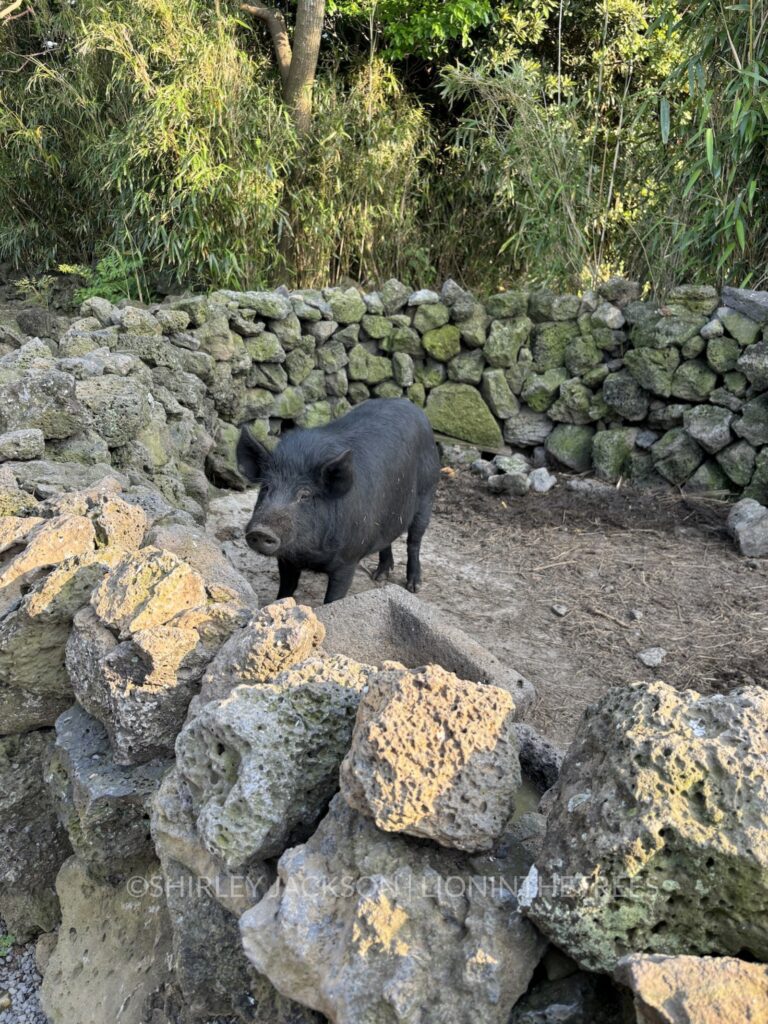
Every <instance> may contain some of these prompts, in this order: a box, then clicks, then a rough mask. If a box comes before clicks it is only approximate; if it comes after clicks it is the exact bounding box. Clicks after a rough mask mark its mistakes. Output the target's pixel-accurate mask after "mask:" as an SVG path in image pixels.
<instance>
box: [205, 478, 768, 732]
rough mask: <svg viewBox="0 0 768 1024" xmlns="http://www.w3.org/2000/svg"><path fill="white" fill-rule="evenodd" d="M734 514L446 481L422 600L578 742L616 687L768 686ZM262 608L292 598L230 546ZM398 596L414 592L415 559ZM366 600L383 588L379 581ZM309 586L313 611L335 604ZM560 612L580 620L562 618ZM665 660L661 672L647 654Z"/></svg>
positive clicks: (241, 503) (246, 504) (645, 498)
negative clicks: (507, 492) (652, 650)
mask: <svg viewBox="0 0 768 1024" xmlns="http://www.w3.org/2000/svg"><path fill="white" fill-rule="evenodd" d="M252 501H253V498H252V495H231V496H229V497H227V498H224V499H223V500H219V501H218V502H215V503H214V507H215V509H216V511H215V512H214V514H213V515H212V516H211V521H210V524H211V528H212V529H213V530H216V531H218V532H219V533H220V535H223V536H226V535H227V533H228V531H230V530H231V531H233V532H234V531H235V530H236V529H237V528H240V527H242V525H244V523H245V520H246V519H247V516H248V514H249V512H250V508H251V507H252ZM724 521H725V509H724V508H723V507H722V506H720V505H715V504H713V503H712V502H707V501H705V500H703V499H689V500H683V499H681V498H680V497H678V496H675V495H662V496H658V495H657V496H650V495H644V494H637V493H629V492H624V491H601V492H600V493H597V494H581V493H574V492H572V491H569V490H567V489H566V487H565V481H564V479H561V483H560V485H559V486H558V488H557V489H556V490H555V491H552V492H550V493H549V494H547V495H533V494H531V495H528V496H527V497H526V498H523V499H520V498H511V499H510V498H506V499H502V498H499V497H496V496H494V495H490V494H488V493H487V492H485V491H484V490H483V489H482V487H481V486H480V484H479V483H478V482H477V481H476V480H474V479H473V478H471V477H469V476H468V475H467V474H466V473H463V472H462V473H459V474H457V475H456V476H455V477H449V478H446V479H444V480H443V482H442V484H441V487H440V490H439V492H438V498H437V502H436V506H435V515H434V519H433V522H432V524H431V526H430V529H429V530H428V532H427V536H426V538H425V542H424V549H423V558H422V562H423V569H424V587H423V589H422V591H421V593H420V596H421V597H422V598H423V599H424V600H425V601H429V602H431V603H432V604H435V605H437V606H438V607H440V608H442V609H443V610H444V611H446V612H449V613H451V614H452V615H453V616H454V617H455V618H456V622H457V624H458V625H459V626H460V627H461V628H462V629H463V630H464V631H465V632H466V633H468V634H470V635H471V636H472V637H474V639H476V640H477V641H478V642H480V643H481V644H483V645H484V646H486V647H487V648H488V649H489V650H490V651H492V652H493V653H494V654H495V655H496V656H497V657H499V658H501V659H502V660H505V661H507V662H508V663H509V664H510V665H512V666H513V667H514V668H515V669H517V670H518V671H519V672H522V673H523V675H525V676H527V677H528V678H529V679H530V680H531V682H532V683H533V684H534V685H535V687H536V690H537V693H538V703H537V706H536V707H535V709H534V712H533V715H532V716H531V717H532V720H533V721H534V724H536V725H537V726H538V727H539V728H540V729H542V731H544V732H546V733H547V734H548V735H550V736H551V737H552V738H553V739H556V740H558V741H560V742H567V741H568V740H569V739H570V738H571V737H572V735H573V733H574V730H575V728H576V726H577V723H578V720H579V718H580V716H581V713H582V711H583V709H584V707H585V706H586V705H587V704H589V703H590V702H591V701H593V700H594V699H595V698H596V697H597V696H599V695H600V694H601V693H603V692H605V691H606V690H607V689H608V688H609V687H611V686H622V685H626V684H627V683H630V682H632V681H634V680H637V679H654V678H661V679H664V680H665V681H667V682H669V683H671V684H672V685H674V686H677V687H681V688H683V687H693V688H695V689H698V690H702V691H704V692H716V691H725V690H729V689H732V688H733V687H734V686H737V685H739V684H740V683H744V682H755V683H759V684H761V685H764V686H768V564H767V563H765V562H763V563H758V562H754V561H748V560H746V559H743V558H741V557H739V556H738V555H737V554H736V552H735V550H734V548H733V546H732V544H731V542H730V541H729V540H728V539H727V538H726V537H725V535H724V531H723V524H724ZM226 548H227V550H228V553H229V554H230V557H231V558H232V559H233V561H235V563H236V564H237V565H238V567H239V568H240V569H242V570H243V571H244V572H245V573H246V574H247V575H248V577H249V578H250V579H251V581H252V583H253V585H254V587H255V589H256V591H257V593H258V594H259V596H260V598H261V599H262V601H264V602H266V601H268V600H271V599H273V598H274V596H275V594H276V593H277V569H276V565H275V563H274V561H273V560H270V559H266V558H262V557H261V556H259V555H257V554H255V553H254V552H252V551H250V550H249V549H248V548H247V547H246V546H245V543H244V542H243V541H242V540H233V541H228V542H227V543H226ZM395 561H396V566H395V572H394V574H393V582H396V583H403V582H404V565H405V545H404V543H403V542H402V541H400V542H398V544H397V545H396V546H395ZM374 564H375V559H371V560H369V562H368V564H367V566H364V567H362V568H360V569H359V570H358V572H357V575H356V577H355V581H354V585H353V590H352V592H353V593H357V592H359V591H361V590H365V589H367V588H369V587H372V586H376V584H375V583H373V582H372V581H371V579H370V577H369V576H368V575H367V573H366V571H365V569H366V568H369V569H370V568H371V567H372V566H373V565H374ZM324 590H325V577H320V576H313V575H311V574H305V575H304V577H302V581H301V584H300V588H299V591H298V593H297V595H296V596H297V599H299V600H301V601H304V602H306V603H308V604H318V603H320V602H321V601H322V598H323V593H324ZM553 605H563V606H564V607H565V608H567V612H566V614H565V615H563V616H560V615H558V614H556V613H555V612H554V611H553V610H552V608H553ZM649 647H663V648H664V649H665V650H666V651H667V655H666V657H665V659H664V661H663V663H662V665H661V667H659V668H655V669H650V668H646V667H645V666H644V665H642V664H641V663H640V662H639V661H638V660H637V654H638V653H639V652H641V651H644V650H646V649H647V648H649Z"/></svg>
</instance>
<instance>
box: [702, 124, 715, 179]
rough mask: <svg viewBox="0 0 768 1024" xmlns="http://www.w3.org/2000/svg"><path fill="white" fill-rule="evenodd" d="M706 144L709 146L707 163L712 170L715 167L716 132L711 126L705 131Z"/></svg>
mask: <svg viewBox="0 0 768 1024" xmlns="http://www.w3.org/2000/svg"><path fill="white" fill-rule="evenodd" d="M704 144H705V145H706V147H707V163H708V164H709V169H710V171H712V170H714V167H715V133H714V132H713V131H712V129H711V128H707V130H706V132H705V133H704Z"/></svg>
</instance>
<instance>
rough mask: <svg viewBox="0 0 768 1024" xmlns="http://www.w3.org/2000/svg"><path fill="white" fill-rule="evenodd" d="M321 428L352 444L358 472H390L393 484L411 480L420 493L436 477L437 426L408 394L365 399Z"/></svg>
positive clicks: (369, 474)
mask: <svg viewBox="0 0 768 1024" xmlns="http://www.w3.org/2000/svg"><path fill="white" fill-rule="evenodd" d="M321 430H322V431H324V432H327V434H328V436H329V437H333V438H334V440H335V441H336V442H337V443H338V444H339V445H340V447H341V448H342V449H343V448H351V449H352V452H353V454H354V462H355V471H356V473H357V472H359V473H362V474H364V475H365V476H366V477H373V476H374V475H375V476H378V475H380V474H385V475H386V476H387V477H388V478H389V479H388V481H387V482H388V483H393V482H400V483H401V484H410V485H412V486H414V487H415V488H416V490H417V492H418V493H423V492H424V491H429V490H431V489H432V488H433V487H434V485H435V483H436V482H437V479H438V477H439V474H440V460H439V458H438V454H437V446H436V444H435V439H434V435H433V434H432V427H431V426H430V423H429V420H428V419H427V417H426V415H425V413H424V411H423V410H422V409H420V408H419V407H418V406H417V405H414V404H413V403H412V402H409V401H408V400H407V399H405V398H373V399H370V400H369V401H367V402H362V403H361V404H360V405H357V406H355V407H354V408H353V409H352V410H351V411H350V412H348V413H347V414H346V416H343V417H342V418H341V419H339V420H336V421H335V422H334V423H329V424H328V426H326V427H322V428H321ZM367 482H368V483H369V484H370V483H373V480H372V479H368V481H367Z"/></svg>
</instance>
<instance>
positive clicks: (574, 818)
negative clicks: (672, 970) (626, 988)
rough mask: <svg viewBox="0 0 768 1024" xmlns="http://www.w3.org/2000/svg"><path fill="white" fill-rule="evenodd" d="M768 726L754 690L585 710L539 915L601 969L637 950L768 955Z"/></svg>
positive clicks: (644, 689)
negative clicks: (726, 694) (725, 694)
mask: <svg viewBox="0 0 768 1024" xmlns="http://www.w3.org/2000/svg"><path fill="white" fill-rule="evenodd" d="M767 725H768V693H766V691H765V690H763V689H761V688H759V687H755V686H751V687H750V686H747V687H743V688H742V689H740V690H736V691H734V692H733V693H731V694H729V695H728V696H723V695H721V694H716V695H714V696H711V697H704V696H702V695H701V694H699V693H696V692H695V691H693V690H687V691H685V692H683V693H678V692H677V691H676V690H674V689H673V688H672V687H671V686H667V685H666V684H665V683H659V682H657V683H647V684H646V683H637V684H634V685H632V686H630V687H627V688H625V687H616V688H614V689H612V690H611V691H610V692H609V693H608V694H607V695H606V696H605V697H603V698H602V700H600V702H599V703H598V704H596V705H595V706H594V707H592V708H589V709H588V710H587V712H586V713H585V716H584V719H583V721H582V724H581V727H580V729H579V732H578V737H577V740H576V742H575V743H574V745H573V746H572V747H571V749H570V751H569V753H568V755H567V756H566V759H565V761H564V763H563V767H562V771H561V774H560V778H559V780H558V782H557V784H556V785H555V787H554V790H553V791H552V793H551V795H550V800H549V805H550V812H549V817H548V819H547V835H546V839H545V841H544V844H543V847H542V853H541V855H540V857H539V858H538V859H537V861H536V865H535V867H534V868H533V869H532V870H531V872H530V874H529V876H528V879H527V883H526V886H525V887H524V889H525V894H524V896H523V895H522V894H521V900H524V903H525V906H526V913H527V914H528V916H529V917H530V918H531V919H532V920H533V921H534V923H535V924H536V925H538V927H539V928H541V929H542V930H543V931H544V933H545V934H546V935H548V936H549V937H550V939H552V941H553V942H554V943H555V944H556V945H557V946H558V947H559V948H560V949H562V950H564V951H565V952H566V953H568V954H569V956H571V957H573V958H574V959H575V960H576V961H577V962H578V963H579V964H580V965H581V966H582V967H584V968H585V969H588V970H597V971H610V970H613V968H614V967H615V966H616V964H617V962H618V960H619V959H620V958H621V957H622V956H624V955H626V954H628V953H632V952H648V953H657V952H663V953H669V954H677V953H702V954H703V953H706V954H710V953H713V952H716V953H718V954H731V955H733V954H736V953H739V954H740V955H743V954H744V952H745V951H746V952H747V953H749V954H750V955H751V956H752V957H754V958H755V959H758V960H763V959H765V958H766V954H767V953H768V914H767V913H766V910H767V909H768V799H767V798H768V792H766V788H767V787H768V776H767V775H766V773H765V764H766V757H767V756H768V729H767V728H766V726H767ZM563 887H565V888H563ZM723 906H725V907H727V908H728V912H727V914H724V913H722V907H723Z"/></svg>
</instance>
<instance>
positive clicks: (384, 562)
mask: <svg viewBox="0 0 768 1024" xmlns="http://www.w3.org/2000/svg"><path fill="white" fill-rule="evenodd" d="M394 567H395V559H394V558H393V557H392V545H391V544H388V545H387V546H386V547H385V548H382V549H381V551H380V552H379V564H378V565H377V566H376V568H375V569H374V572H373V578H374V579H375V580H382V579H387V578H388V576H389V574H390V573H391V572H392V570H393V569H394Z"/></svg>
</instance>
